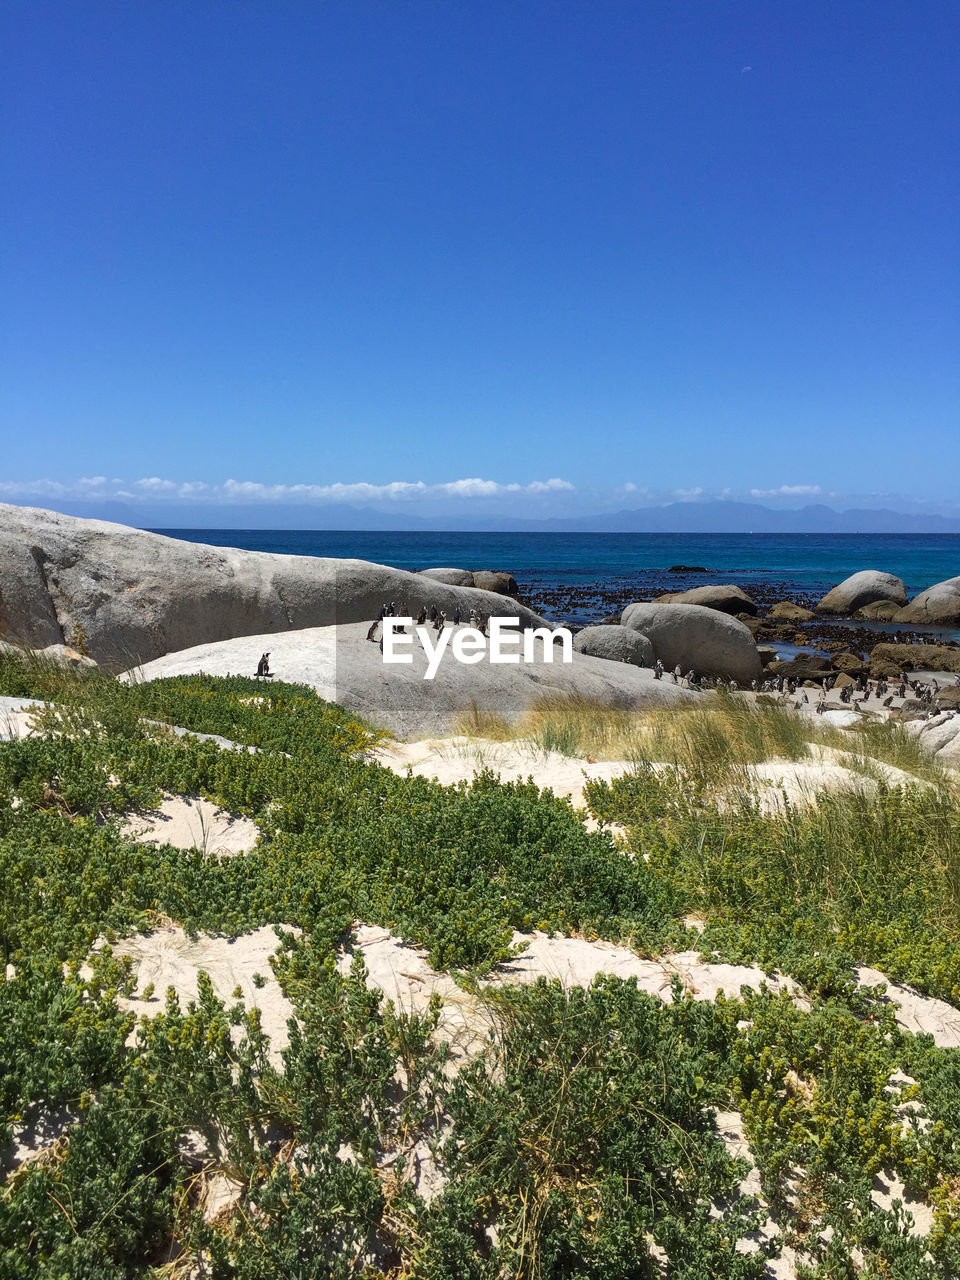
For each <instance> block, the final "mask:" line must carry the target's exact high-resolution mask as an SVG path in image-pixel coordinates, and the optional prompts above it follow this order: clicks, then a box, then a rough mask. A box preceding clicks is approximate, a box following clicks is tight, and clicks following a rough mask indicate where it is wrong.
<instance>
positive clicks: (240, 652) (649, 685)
mask: <svg viewBox="0 0 960 1280" xmlns="http://www.w3.org/2000/svg"><path fill="white" fill-rule="evenodd" d="M446 629H447V631H449V632H451V634H455V629H454V628H452V627H448V628H446ZM366 634H367V628H366V626H365V624H363V623H359V624H358V623H353V624H341V625H339V626H336V627H314V628H308V629H306V630H301V631H286V632H283V633H281V634H279V635H278V634H275V633H273V634H268V635H257V636H244V637H240V638H239V639H236V640H223V641H218V642H216V643H214V644H204V645H198V646H196V647H195V648H191V649H187V650H185V651H184V652H182V653H171V654H168V655H166V656H165V657H162V658H157V659H155V660H154V661H153V662H148V663H145V664H144V665H143V666H142V667H139V668H136V669H135V670H133V671H131V672H130V673H129V674H128V676H127V677H123V678H129V679H136V680H155V679H159V678H162V677H164V676H174V675H192V674H195V673H197V672H201V671H202V672H205V673H206V674H208V675H246V676H252V675H253V673H254V671H255V670H256V666H257V661H258V659H259V658H260V655H261V653H263V652H264V651H265V650H269V651H270V667H271V670H272V672H273V673H274V678H275V679H277V680H285V681H293V682H295V683H302V684H307V685H310V686H312V687H313V688H314V689H316V691H317V692H318V693H319V694H320V696H321V697H323V698H327V699H329V700H330V701H333V702H338V703H339V704H340V705H341V706H343V707H346V708H347V709H348V710H350V711H353V712H354V713H355V714H357V715H360V716H362V717H363V718H364V719H366V720H368V721H369V722H370V723H371V724H375V725H379V726H382V727H384V728H387V729H390V730H391V731H392V732H393V733H395V734H397V735H398V736H400V737H408V736H425V735H431V734H443V733H449V732H450V731H451V730H452V729H456V728H457V722H458V719H459V717H461V716H463V715H472V714H473V712H474V709H476V710H479V711H481V712H486V713H489V714H493V715H497V716H501V717H503V718H504V719H505V720H507V721H510V722H512V721H514V720H516V719H517V718H518V717H520V716H521V715H522V714H523V712H524V711H525V710H526V709H527V708H528V707H530V706H531V705H532V704H534V703H536V702H538V701H541V700H543V699H551V698H556V697H573V698H576V699H578V700H586V701H588V702H593V703H599V704H602V705H605V706H610V707H618V708H622V709H625V710H635V711H645V710H648V709H651V708H654V707H673V706H679V705H681V703H686V702H694V701H696V700H697V699H699V698H700V697H702V695H700V694H697V693H695V692H692V691H689V690H686V689H683V688H681V686H679V685H675V684H672V683H670V682H669V681H666V680H659V681H658V680H655V679H654V677H653V672H652V671H644V670H642V669H641V668H639V667H634V666H631V665H629V664H628V663H613V662H606V661H604V660H603V659H602V658H594V657H590V656H589V655H587V654H584V653H576V652H575V653H574V654H573V661H572V662H570V663H563V662H561V661H560V656H561V655H560V649H559V646H557V647H556V651H555V654H554V661H553V662H544V661H542V659H541V660H538V661H535V662H531V663H525V662H521V663H517V664H516V665H494V664H492V663H490V661H489V660H488V657H487V656H486V655H485V656H484V658H483V660H482V661H480V662H478V663H476V664H475V665H470V666H467V665H464V664H462V663H460V662H457V661H456V659H455V658H454V656H453V655H452V653H451V652H449V651H447V652H445V653H444V656H443V658H442V660H441V662H440V665H439V669H438V670H437V672H436V675H435V677H434V678H433V679H432V680H425V679H424V678H423V676H424V671H425V669H426V658H425V656H424V654H423V651H422V650H421V649H420V647H419V645H417V644H413V645H411V646H410V649H409V650H408V652H411V653H412V656H413V659H414V661H413V662H412V663H410V664H409V665H386V664H384V662H383V659H382V656H381V653H380V650H379V647H378V646H377V645H376V644H372V643H370V642H369V641H368V640H367V639H366ZM537 654H538V656H540V655H541V649H540V646H539V645H538V647H537ZM263 683H264V688H265V690H266V689H267V688H269V681H264V682H263Z"/></svg>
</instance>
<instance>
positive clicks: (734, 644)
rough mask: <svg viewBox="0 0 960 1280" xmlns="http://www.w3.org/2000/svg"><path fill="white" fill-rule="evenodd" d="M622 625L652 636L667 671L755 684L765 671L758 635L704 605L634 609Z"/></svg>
mask: <svg viewBox="0 0 960 1280" xmlns="http://www.w3.org/2000/svg"><path fill="white" fill-rule="evenodd" d="M621 621H622V623H623V625H624V626H625V627H631V628H632V629H633V630H634V631H639V632H640V633H641V635H645V636H647V638H648V639H649V640H650V642H651V644H652V645H653V649H654V653H655V654H656V657H657V658H659V659H660V661H661V662H662V663H663V665H664V666H665V667H668V668H670V667H675V666H676V665H677V664H678V663H679V665H680V666H681V667H682V668H683V670H684V672H686V671H688V670H691V669H692V670H694V671H695V672H696V673H697V674H698V675H705V676H719V677H722V678H723V679H725V680H737V681H739V682H740V683H749V682H750V681H751V680H755V679H758V678H759V676H760V672H761V667H760V655H759V654H758V653H757V646H756V644H755V643H754V640H753V636H752V635H751V634H750V632H749V631H748V630H747V628H746V627H745V626H744V625H743V623H742V622H738V621H737V619H736V618H731V617H729V616H728V615H727V614H725V613H721V612H720V611H719V610H717V609H707V608H705V607H704V606H703V605H699V604H674V603H669V604H658V603H656V602H655V603H653V604H629V605H627V607H626V609H624V611H623V616H622V618H621Z"/></svg>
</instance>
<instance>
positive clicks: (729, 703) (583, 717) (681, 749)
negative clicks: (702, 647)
mask: <svg viewBox="0 0 960 1280" xmlns="http://www.w3.org/2000/svg"><path fill="white" fill-rule="evenodd" d="M457 730H458V732H460V733H463V734H465V735H467V736H468V737H474V738H486V739H488V740H492V741H496V742H507V741H521V740H522V741H524V742H529V743H531V744H533V745H534V746H535V747H536V748H538V749H539V750H541V751H543V752H548V751H555V752H558V753H559V754H560V755H565V756H570V757H573V758H581V759H588V760H625V761H631V762H633V763H634V764H635V765H637V766H646V765H650V764H666V765H669V766H671V767H672V768H674V769H676V770H678V771H679V772H680V773H681V774H682V775H683V776H684V777H685V778H686V779H687V780H688V781H690V782H694V783H702V784H704V785H705V786H716V785H719V784H727V783H731V782H735V781H737V778H738V775H739V774H742V771H743V769H744V768H745V767H746V766H748V765H755V764H762V763H764V762H765V761H768V760H793V761H796V760H804V759H806V758H808V757H809V755H810V748H811V747H817V746H819V747H828V748H833V749H835V750H839V751H843V752H845V753H847V754H848V756H849V759H848V760H846V761H845V763H846V764H847V765H848V767H850V768H852V769H854V770H855V771H857V772H859V773H862V774H864V775H865V776H869V777H872V778H877V777H878V776H881V771H879V770H878V768H877V765H878V763H879V764H881V765H891V766H893V767H894V768H897V769H901V770H903V771H904V772H906V773H909V774H911V775H913V776H915V777H917V778H918V779H920V780H922V781H925V782H932V783H934V784H935V785H937V786H940V787H943V788H947V789H950V788H951V787H952V786H953V785H954V784H955V782H956V779H953V778H952V777H951V775H950V774H949V773H948V772H947V771H946V770H945V769H944V768H943V767H942V766H941V765H939V764H938V763H937V762H936V760H935V759H934V758H933V757H932V756H930V755H929V754H928V753H927V752H925V751H924V749H923V748H922V747H921V745H920V742H919V740H918V739H917V737H916V736H915V735H913V734H911V733H909V732H908V731H907V730H906V729H905V727H904V726H903V725H902V724H898V723H896V722H893V721H887V722H882V721H879V720H876V721H875V720H870V719H866V718H865V719H864V721H863V723H862V724H861V725H857V726H853V727H851V728H847V729H841V728H837V727H836V726H834V725H830V724H824V723H822V722H820V721H814V720H812V719H810V718H809V717H805V716H802V715H800V714H799V713H798V712H797V711H796V710H794V709H793V708H788V707H785V706H781V705H779V704H777V703H776V702H774V701H773V700H768V699H752V698H748V697H745V696H743V695H742V694H739V693H735V692H731V691H728V690H725V689H719V690H715V691H712V692H711V693H709V694H705V695H704V696H703V698H702V699H700V700H699V701H698V702H697V703H695V704H686V705H683V706H678V707H670V708H658V709H654V710H652V711H646V712H639V711H632V710H629V709H626V708H623V707H611V706H609V705H606V704H603V703H599V702H596V701H592V700H591V699H588V698H584V697H577V696H555V697H550V698H544V699H542V700H541V701H539V702H537V703H535V704H534V705H533V706H531V707H530V708H529V709H528V710H527V711H526V712H525V713H524V714H523V715H522V716H520V717H519V718H518V719H517V720H515V721H514V722H513V723H512V724H510V723H508V722H507V721H506V720H504V718H503V717H502V716H498V715H494V714H491V713H488V712H485V711H483V710H482V709H481V708H479V707H477V706H476V705H475V704H474V705H473V706H472V707H471V708H470V710H469V711H468V712H467V713H466V714H464V715H463V716H461V717H460V720H459V721H458V723H457Z"/></svg>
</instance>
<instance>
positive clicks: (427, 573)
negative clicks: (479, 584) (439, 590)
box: [420, 569, 476, 587]
mask: <svg viewBox="0 0 960 1280" xmlns="http://www.w3.org/2000/svg"><path fill="white" fill-rule="evenodd" d="M420 572H421V573H422V574H423V576H424V577H425V578H432V579H433V580H434V582H445V583H446V584H447V586H448V587H473V586H476V583H475V582H474V580H473V574H472V573H471V572H470V570H469V569H421V570H420Z"/></svg>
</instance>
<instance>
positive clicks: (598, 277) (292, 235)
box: [0, 0, 960, 522]
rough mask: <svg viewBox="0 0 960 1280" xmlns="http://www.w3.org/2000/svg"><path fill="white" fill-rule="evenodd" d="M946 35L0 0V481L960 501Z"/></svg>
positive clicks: (826, 7)
mask: <svg viewBox="0 0 960 1280" xmlns="http://www.w3.org/2000/svg"><path fill="white" fill-rule="evenodd" d="M958 57H960V8H958V7H957V5H956V4H954V3H953V2H952V0H951V2H950V3H925V4H921V5H917V6H908V5H906V4H903V3H901V2H899V0H898V2H897V3H890V2H888V0H870V2H869V3H856V2H851V0H845V2H844V3H843V4H842V5H836V4H830V3H825V2H824V3H817V2H815V0H802V3H787V2H780V0H778V3H771V0H763V2H762V3H753V2H752V0H737V2H736V3H720V2H713V0H711V2H709V3H707V2H706V0H704V2H703V3H666V2H665V0H664V2H656V0H649V2H647V0H644V2H643V3H641V2H640V0H629V2H627V0H624V2H616V3H614V2H607V0H591V2H590V3H587V2H586V0H579V2H576V3H570V2H568V0H550V2H549V3H528V2H525V0H505V2H503V3H500V2H498V0H473V2H467V0H458V2H457V3H450V2H449V0H434V2H424V0H406V2H403V3H401V2H399V0H398V2H396V3H386V2H381V3H371V2H368V0H325V2H323V3H320V2H318V0H314V2H312V3H308V4H303V5H297V4H285V3H271V4H266V3H246V2H243V0H241V2H239V3H226V2H224V3H216V4H212V3H202V2H199V0H191V2H190V3H186V2H185V3H162V4H157V3H147V2H144V3H140V4H136V5H130V4H127V3H123V4H120V3H117V4H107V3H96V2H95V0H91V2H90V3H87V4H83V5H78V4H74V3H43V2H42V0H29V3H21V2H20V0H7V2H6V3H5V4H4V6H3V8H2V9H0V98H2V113H3V116H2V118H3V127H2V140H0V164H2V169H0V254H2V282H0V283H2V289H3V297H4V304H3V321H2V342H0V385H2V387H3V391H2V401H0V412H2V427H3V437H4V448H3V454H2V463H0V497H4V496H5V497H7V498H8V499H9V500H12V501H27V500H38V499H43V500H47V501H48V502H49V505H54V506H56V505H57V503H58V501H63V500H65V499H66V498H68V497H72V498H76V497H84V496H86V497H93V498H95V499H99V498H101V497H104V496H110V495H118V494H119V495H125V494H130V495H132V496H133V497H135V498H137V499H138V500H140V499H143V500H148V501H153V502H156V503H157V504H158V505H160V506H162V504H163V503H164V502H165V501H169V500H173V499H176V500H177V501H181V502H182V501H184V500H189V501H196V502H198V503H202V504H207V505H209V506H211V507H214V506H218V505H221V504H227V505H229V504H230V503H231V502H234V501H239V500H240V499H241V498H242V499H243V500H244V501H263V502H266V503H274V504H276V505H277V508H278V510H279V509H280V508H282V505H283V504H284V503H285V502H288V501H306V502H315V503H318V504H321V503H330V502H333V503H337V502H340V503H356V504H360V505H374V506H379V507H381V508H386V509H389V507H390V504H391V503H393V504H398V503H399V504H403V505H404V506H405V508H411V509H416V510H417V511H418V512H419V513H420V514H426V515H429V514H430V513H431V512H432V511H437V512H439V511H444V512H450V511H456V510H463V511H465V512H469V513H470V515H471V518H475V517H476V515H477V513H478V512H482V511H485V510H489V511H496V512H497V513H498V514H502V513H504V512H507V511H518V512H519V511H523V512H525V513H526V514H531V513H536V514H540V513H544V514H545V513H556V514H562V513H570V514H574V513H580V512H584V511H589V510H594V509H596V510H610V509H614V508H616V507H618V506H621V507H622V506H637V505H643V504H646V503H651V502H664V501H670V500H672V499H673V498H675V497H677V496H680V497H683V498H686V499H687V500H702V499H704V498H707V497H710V496H714V495H717V494H723V495H727V496H736V497H740V498H743V497H746V498H748V499H750V500H755V501H764V502H773V503H776V502H786V503H797V504H799V503H802V502H806V501H811V500H814V501H820V500H822V501H827V502H829V503H831V504H832V505H835V506H842V505H850V504H851V503H853V504H858V503H859V504H868V505H897V504H899V505H902V506H903V507H904V508H905V509H907V508H910V509H918V505H917V504H918V503H919V504H921V505H923V504H926V505H927V506H928V508H929V509H937V510H943V511H951V510H953V511H956V510H957V509H958V507H957V502H958V500H960V493H958V485H957V477H958V476H960V421H958V408H957V406H958V403H960V372H958V370H960V364H958V352H960V310H958V302H957V299H958V297H960V235H958V226H960V198H958V197H960V162H958V156H960V136H958V134H960V123H958V122H960V92H958V79H957V76H956V66H957V61H958ZM480 482H482V483H480ZM257 486H259V487H257ZM228 522H229V521H228Z"/></svg>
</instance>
